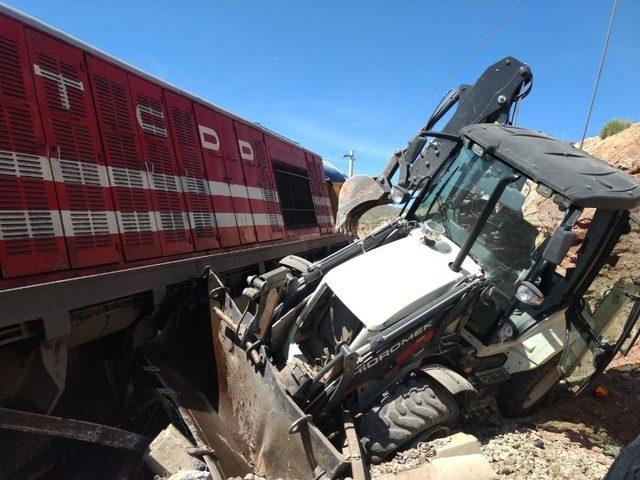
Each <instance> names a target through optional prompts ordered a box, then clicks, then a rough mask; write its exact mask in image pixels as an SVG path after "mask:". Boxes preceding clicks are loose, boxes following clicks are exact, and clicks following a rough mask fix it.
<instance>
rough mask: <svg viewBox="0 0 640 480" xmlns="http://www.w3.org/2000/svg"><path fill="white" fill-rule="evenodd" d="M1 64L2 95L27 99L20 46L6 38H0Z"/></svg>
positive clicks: (0, 83)
mask: <svg viewBox="0 0 640 480" xmlns="http://www.w3.org/2000/svg"><path fill="white" fill-rule="evenodd" d="M0 63H1V64H2V68H0V94H1V95H6V96H8V97H15V98H20V99H26V98H27V95H26V92H25V90H24V78H23V76H22V69H21V68H20V56H19V54H18V45H17V44H16V42H14V41H13V40H11V39H9V38H6V37H0Z"/></svg>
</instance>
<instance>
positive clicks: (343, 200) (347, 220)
mask: <svg viewBox="0 0 640 480" xmlns="http://www.w3.org/2000/svg"><path fill="white" fill-rule="evenodd" d="M387 194H388V191H387V190H385V189H384V188H382V187H381V186H380V184H379V183H378V182H377V181H376V180H375V179H373V178H372V177H369V176H367V175H354V176H353V177H350V178H348V179H347V181H346V182H344V185H342V188H341V189H340V196H339V197H338V213H337V215H336V232H339V233H345V234H348V235H355V234H356V233H357V230H358V222H359V221H360V217H362V215H364V213H365V212H367V211H368V210H370V209H371V208H373V207H376V206H378V205H385V204H387V203H389V200H388V195H387Z"/></svg>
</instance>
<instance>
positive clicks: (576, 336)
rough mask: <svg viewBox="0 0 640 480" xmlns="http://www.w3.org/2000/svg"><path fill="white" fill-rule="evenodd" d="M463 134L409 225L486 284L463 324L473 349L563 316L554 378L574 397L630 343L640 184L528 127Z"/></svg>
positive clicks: (485, 126)
mask: <svg viewBox="0 0 640 480" xmlns="http://www.w3.org/2000/svg"><path fill="white" fill-rule="evenodd" d="M461 134H462V138H463V146H462V148H460V150H459V151H458V152H457V153H455V154H454V158H453V159H451V161H449V162H447V163H446V164H445V165H444V167H443V168H442V169H441V170H440V171H439V172H438V174H437V175H436V176H435V178H434V179H433V181H432V182H431V183H430V184H429V186H428V187H427V188H426V189H425V190H424V191H423V192H422V195H421V196H420V197H419V198H418V199H417V201H416V202H415V204H414V205H413V207H412V209H411V210H410V212H409V214H408V218H409V219H410V220H416V221H417V222H420V223H422V224H424V223H425V222H427V221H430V222H437V223H438V224H440V225H442V227H443V229H444V232H445V233H444V235H445V236H446V237H447V238H449V239H450V240H452V241H453V242H454V243H456V244H457V245H459V246H460V247H461V248H462V249H464V247H465V245H466V246H467V247H468V255H469V256H470V257H471V258H472V259H473V260H474V261H475V262H476V263H478V264H479V265H480V266H481V268H482V271H483V273H484V275H485V277H486V278H487V283H488V287H487V289H486V290H485V293H484V294H483V298H482V301H481V302H478V304H477V306H476V308H474V310H473V312H472V313H471V316H470V318H469V319H468V321H467V324H466V327H465V329H466V330H467V333H468V334H470V336H473V338H474V340H475V341H477V342H478V345H482V346H489V347H490V346H492V345H499V344H507V343H508V342H510V341H512V340H514V339H515V338H518V337H521V336H522V335H524V334H525V333H526V332H527V331H529V330H531V329H532V328H534V327H535V326H536V324H537V323H539V322H540V321H543V320H545V319H549V318H552V317H553V316H554V314H557V313H559V312H560V313H562V312H564V316H565V318H566V326H563V328H562V331H561V332H556V333H558V335H560V334H561V335H562V336H563V337H564V338H562V342H558V344H559V345H560V348H561V347H562V346H564V347H565V348H564V350H563V354H562V358H561V360H560V364H559V371H560V373H561V374H562V375H563V376H564V377H565V378H568V379H569V381H571V382H574V383H576V385H577V387H576V391H582V390H583V389H584V388H585V387H586V385H587V384H588V382H589V379H590V378H593V374H597V373H599V372H601V371H602V370H603V369H604V368H605V367H606V365H608V364H609V362H610V361H611V360H612V359H613V357H614V356H615V355H616V353H617V352H618V351H620V350H621V351H622V353H625V352H627V351H628V350H629V348H630V347H631V345H632V344H633V342H635V340H636V339H637V337H638V333H637V332H638V328H637V325H638V322H637V320H638V312H639V311H640V306H639V305H638V303H637V301H638V298H639V297H638V283H637V279H635V278H633V277H632V272H633V271H635V270H636V268H635V265H634V264H633V262H634V256H635V255H634V252H637V251H638V249H637V244H638V242H640V236H638V229H639V226H638V223H637V219H636V217H635V216H634V215H633V214H631V213H630V211H632V210H633V209H634V208H636V206H637V205H638V203H639V202H640V185H639V184H638V183H637V182H636V181H635V180H634V178H633V177H631V176H630V175H628V174H626V173H624V172H622V171H619V170H617V169H615V168H613V167H611V166H609V165H608V164H606V163H605V162H603V161H601V160H599V159H596V158H594V157H592V156H590V155H588V154H587V153H585V152H583V151H581V150H578V149H575V148H573V147H571V146H570V145H567V144H565V143H562V142H559V141H557V140H555V139H553V138H551V137H548V136H547V135H545V134H542V133H540V132H537V131H532V130H527V129H522V128H515V127H506V126H503V125H490V124H482V125H471V126H468V127H465V128H463V129H462V131H461ZM497 189H499V190H500V191H497ZM556 317H557V316H556ZM489 347H487V348H489ZM494 351H496V350H495V349H494Z"/></svg>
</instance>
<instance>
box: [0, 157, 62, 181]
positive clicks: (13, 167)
mask: <svg viewBox="0 0 640 480" xmlns="http://www.w3.org/2000/svg"><path fill="white" fill-rule="evenodd" d="M0 175H9V176H12V177H29V178H40V179H42V180H51V173H50V172H49V171H48V169H47V172H46V174H45V170H44V167H43V162H42V158H41V157H39V156H37V155H27V154H21V153H15V152H7V151H4V150H0Z"/></svg>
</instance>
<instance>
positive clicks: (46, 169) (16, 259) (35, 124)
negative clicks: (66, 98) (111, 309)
mask: <svg viewBox="0 0 640 480" xmlns="http://www.w3.org/2000/svg"><path fill="white" fill-rule="evenodd" d="M32 72H33V67H32V65H31V62H30V61H29V55H28V52H27V45H26V42H25V37H24V27H23V26H22V25H21V24H19V23H18V22H15V21H13V20H10V19H8V18H6V17H4V16H2V15H0V273H1V276H2V277H4V278H12V277H18V276H21V275H30V274H34V273H42V272H51V271H55V270H61V269H65V268H68V267H69V263H68V258H67V247H66V245H65V241H64V234H63V230H62V220H61V218H60V212H59V211H58V201H57V199H56V192H55V187H54V184H53V181H52V180H53V175H52V173H51V167H50V165H49V160H48V158H47V154H46V147H45V144H46V142H45V137H44V132H43V130H42V125H41V123H40V118H39V115H38V105H37V101H36V93H35V89H34V85H33V80H32Z"/></svg>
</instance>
